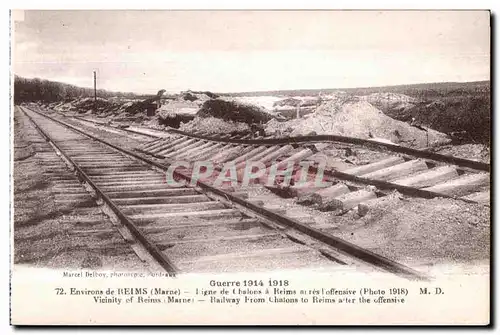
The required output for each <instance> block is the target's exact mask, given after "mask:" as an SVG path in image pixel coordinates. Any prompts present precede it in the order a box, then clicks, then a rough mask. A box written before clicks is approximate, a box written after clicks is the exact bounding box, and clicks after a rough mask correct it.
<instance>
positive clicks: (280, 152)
mask: <svg viewBox="0 0 500 335" xmlns="http://www.w3.org/2000/svg"><path fill="white" fill-rule="evenodd" d="M78 119H79V120H83V121H84V122H95V121H92V120H88V119H82V118H78ZM101 125H102V124H101ZM108 127H109V125H108ZM122 129H123V128H122ZM123 131H125V132H130V133H134V134H141V130H130V129H129V130H127V129H126V128H125V129H123ZM148 136H155V135H152V134H148ZM248 137H249V136H248ZM366 149H368V150H369V151H373V152H382V153H385V155H382V156H377V157H376V158H375V159H371V161H368V162H363V164H360V165H356V164H348V163H350V162H348V163H347V164H345V162H346V161H349V159H344V158H345V156H346V155H344V157H342V159H340V158H338V157H339V155H338V153H339V151H344V152H350V153H355V152H356V151H363V150H366ZM137 151H139V152H141V153H144V154H147V155H150V156H151V157H155V158H158V159H161V160H163V161H165V162H173V161H178V160H184V161H195V160H206V161H210V162H213V163H214V164H215V167H216V169H219V171H220V170H221V168H222V166H223V165H224V164H228V163H233V164H234V165H236V167H237V168H238V169H240V170H241V169H244V164H245V162H249V161H253V162H260V163H262V164H264V165H265V166H266V167H267V168H268V171H269V170H270V169H271V166H273V165H274V166H275V168H276V169H277V170H279V169H283V168H284V167H285V166H286V165H287V163H288V162H299V161H306V162H307V163H308V164H309V165H310V171H309V172H310V173H311V174H313V175H315V173H316V172H317V168H318V165H319V164H318V160H317V159H316V158H317V156H318V155H321V154H322V153H326V155H328V154H329V153H331V152H334V155H337V159H336V161H335V160H334V162H330V166H328V164H326V165H327V166H326V168H325V169H324V171H322V172H323V173H324V175H325V180H326V181H329V182H331V183H333V184H334V185H333V186H331V187H316V186H315V185H312V184H311V185H309V186H306V187H303V186H302V187H294V186H293V185H291V186H290V185H287V186H286V187H281V185H279V184H277V185H271V186H269V185H268V188H269V189H270V190H272V191H273V192H275V193H276V194H278V195H281V196H283V197H298V198H299V199H298V202H299V203H301V204H305V205H312V206H315V207H317V208H319V209H320V210H325V211H332V210H334V211H338V212H339V213H345V212H346V211H348V210H351V209H353V208H357V209H358V212H359V213H360V214H362V215H364V214H366V213H367V211H368V210H369V209H370V208H372V207H376V206H377V203H378V202H380V201H383V197H384V196H386V195H388V194H391V193H392V192H393V191H394V190H396V191H398V192H400V193H401V194H403V195H405V196H411V197H422V198H429V199H430V198H436V197H442V198H454V199H459V200H461V201H464V202H470V203H479V204H482V205H486V206H489V205H490V174H489V171H490V164H487V163H483V162H478V161H474V160H469V159H464V158H458V157H453V156H447V155H441V154H437V153H434V152H429V151H423V150H415V149H411V148H406V147H401V146H397V145H393V144H387V143H379V142H375V141H373V140H364V139H358V138H349V137H344V136H335V135H319V136H301V137H294V138H245V137H230V136H227V135H226V136H209V135H205V134H196V133H186V132H183V131H179V130H177V129H168V132H167V133H166V135H161V136H160V135H157V136H155V138H154V139H152V140H151V141H150V142H148V143H146V144H144V145H142V146H141V147H139V148H137ZM340 156H342V155H340ZM299 171H300V169H299V168H298V167H296V168H295V169H294V170H293V175H294V177H295V176H296V175H298V174H299ZM301 172H302V171H301ZM292 179H293V180H297V179H298V178H292ZM241 181H242V180H241V178H238V182H240V183H241Z"/></svg>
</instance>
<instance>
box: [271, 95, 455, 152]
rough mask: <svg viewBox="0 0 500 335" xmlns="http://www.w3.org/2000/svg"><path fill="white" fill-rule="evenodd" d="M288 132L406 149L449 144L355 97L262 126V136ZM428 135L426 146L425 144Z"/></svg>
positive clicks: (443, 137) (438, 135)
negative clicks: (357, 138)
mask: <svg viewBox="0 0 500 335" xmlns="http://www.w3.org/2000/svg"><path fill="white" fill-rule="evenodd" d="M290 129H293V130H292V131H291V132H289V134H288V135H289V136H300V135H309V134H311V133H316V134H335V135H342V136H350V137H359V138H366V139H370V138H372V139H380V141H381V142H383V141H386V142H389V143H390V142H392V143H396V144H401V145H405V146H409V147H418V148H423V147H427V146H437V145H442V144H446V143H449V142H450V139H449V137H448V136H447V135H445V134H443V133H440V132H437V131H435V130H432V129H427V131H426V130H422V129H419V128H417V127H413V126H411V125H410V124H408V123H406V122H401V121H397V120H394V119H392V118H390V117H388V116H387V115H385V114H384V113H382V111H380V110H379V109H377V108H375V107H374V106H373V105H371V104H370V103H368V102H367V101H364V100H363V99H361V98H359V97H353V96H339V97H338V98H337V99H332V100H329V101H326V102H324V103H323V104H321V105H320V106H319V107H318V109H317V110H316V111H315V112H314V113H312V114H309V115H306V116H305V117H304V118H301V119H298V120H291V121H287V122H282V123H281V124H279V125H278V123H277V122H269V123H268V124H266V134H269V135H271V134H276V132H280V131H281V132H284V131H286V130H290ZM427 135H428V143H427Z"/></svg>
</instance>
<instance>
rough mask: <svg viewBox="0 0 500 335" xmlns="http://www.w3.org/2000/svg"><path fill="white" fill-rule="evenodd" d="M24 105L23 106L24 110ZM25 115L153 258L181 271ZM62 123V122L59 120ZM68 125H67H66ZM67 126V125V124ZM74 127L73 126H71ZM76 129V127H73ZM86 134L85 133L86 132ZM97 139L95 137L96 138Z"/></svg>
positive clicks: (175, 272) (172, 273)
mask: <svg viewBox="0 0 500 335" xmlns="http://www.w3.org/2000/svg"><path fill="white" fill-rule="evenodd" d="M22 108H23V107H21V110H22ZM30 111H32V112H34V113H37V114H39V115H42V116H44V117H47V118H49V119H51V120H53V121H56V122H57V120H55V119H53V118H51V117H49V116H47V115H43V114H41V113H39V112H36V111H33V110H30ZM22 112H23V113H24V115H26V116H27V117H28V119H29V120H30V121H31V122H32V124H33V125H34V127H35V128H36V129H37V130H38V131H39V132H40V134H42V136H43V137H44V138H45V139H46V140H47V141H48V142H50V143H51V144H52V145H54V147H55V148H56V149H57V150H59V152H61V154H62V155H63V156H64V158H65V159H66V160H68V162H69V163H70V164H71V165H72V166H73V167H74V168H75V170H76V172H77V174H78V175H79V177H80V178H82V179H83V180H84V181H85V182H87V183H88V184H89V185H90V187H92V189H93V190H94V191H95V192H96V194H97V195H98V196H99V197H100V198H101V199H102V200H103V201H104V202H105V203H106V204H107V205H108V206H109V208H110V209H111V210H112V211H113V213H114V214H115V215H116V216H117V217H118V219H119V220H120V222H121V223H122V224H123V225H125V226H126V227H127V228H128V229H129V230H130V231H131V233H132V234H133V235H134V236H135V237H136V238H137V240H138V241H139V242H140V243H141V244H142V245H143V246H144V247H145V248H146V250H147V251H148V252H149V253H150V254H151V256H153V258H154V259H155V260H156V261H157V262H158V263H159V264H160V265H161V266H162V267H163V268H164V269H165V270H166V271H167V272H168V273H169V274H171V275H176V274H177V273H178V272H179V269H178V268H177V267H176V266H175V265H174V263H173V262H172V261H171V260H170V259H169V258H168V257H167V256H166V255H165V254H164V253H163V252H162V251H161V250H160V249H159V248H158V247H157V246H156V245H154V244H153V243H151V242H150V241H149V240H148V239H147V237H146V236H145V235H144V234H143V233H142V232H141V231H140V229H139V228H138V227H137V226H136V225H135V223H134V222H133V221H131V220H130V219H129V218H128V217H127V216H126V215H125V214H123V212H122V211H121V210H120V209H119V208H118V206H116V204H115V203H114V202H113V200H111V198H109V197H108V196H107V195H106V194H105V193H104V192H103V191H102V190H101V189H100V188H99V187H98V186H97V185H96V184H95V183H94V182H93V181H92V179H91V178H90V177H89V176H88V175H87V174H86V173H85V172H84V171H83V170H82V169H81V168H80V166H78V164H77V163H76V162H75V161H74V160H73V159H72V158H71V157H70V156H69V155H68V154H67V153H66V152H65V151H64V150H63V149H62V148H61V147H60V146H59V145H58V144H57V142H55V141H53V140H52V139H51V137H50V136H49V134H47V133H46V132H45V131H44V130H43V129H41V127H39V126H38V124H37V123H36V122H35V120H33V118H32V117H31V116H30V115H28V113H26V112H25V111H24V110H22ZM59 123H60V122H59ZM65 126H66V125H65ZM66 127H67V126H66ZM70 129H72V128H70ZM73 131H74V129H73ZM84 135H85V134H84ZM94 140H95V139H94Z"/></svg>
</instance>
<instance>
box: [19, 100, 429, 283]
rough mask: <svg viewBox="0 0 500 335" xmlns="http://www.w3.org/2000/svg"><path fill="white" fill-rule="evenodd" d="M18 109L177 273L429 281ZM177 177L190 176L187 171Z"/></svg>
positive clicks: (231, 194)
mask: <svg viewBox="0 0 500 335" xmlns="http://www.w3.org/2000/svg"><path fill="white" fill-rule="evenodd" d="M21 110H22V111H23V113H24V114H25V115H26V116H27V117H28V118H29V119H30V120H31V121H32V122H33V125H34V126H35V127H36V128H37V129H38V131H39V132H40V133H41V134H43V136H44V137H45V138H46V140H47V141H48V142H49V143H50V144H51V145H52V146H53V147H54V148H55V150H56V151H57V152H58V153H59V154H60V155H62V156H63V157H64V159H65V160H66V161H67V162H68V164H69V165H70V166H71V167H73V168H74V169H75V172H76V175H77V176H78V178H79V179H80V180H81V181H82V182H83V183H84V184H85V185H87V186H88V187H89V188H90V189H91V190H92V192H93V194H94V197H95V198H97V199H99V201H102V202H103V203H104V204H105V205H106V208H108V209H109V210H110V211H111V212H112V214H113V215H114V216H115V217H117V218H118V220H119V223H120V229H125V230H127V231H128V232H130V235H131V236H132V237H133V241H134V243H139V244H141V245H142V246H143V247H144V249H145V250H147V251H148V253H149V254H150V255H151V256H152V258H154V260H155V262H156V263H157V264H159V265H160V266H161V267H162V268H163V269H165V270H166V271H167V272H169V273H171V274H173V275H175V274H177V273H183V272H206V271H210V272H226V271H230V272H234V271H244V270H250V271H257V270H261V269H266V270H270V269H272V270H276V269H284V268H293V269H297V268H311V267H314V268H318V267H323V268H324V267H327V268H328V267H332V268H338V267H339V266H340V267H345V266H349V267H357V268H361V269H363V268H367V269H368V268H374V267H375V268H378V269H381V270H384V271H387V272H390V273H394V274H396V275H399V276H402V277H406V278H411V279H426V276H425V275H424V274H421V273H419V272H417V271H414V270H413V269H411V268H408V267H406V266H404V265H402V264H399V263H397V262H394V261H392V260H390V259H387V258H385V257H383V256H380V255H377V254H375V253H372V252H370V251H368V250H365V249H363V248H361V247H359V246H356V245H353V244H351V243H349V242H347V241H344V240H341V239H339V238H336V237H335V236H332V235H330V234H328V233H325V232H323V231H321V230H318V229H315V228H313V227H311V226H309V225H307V224H304V223H301V222H299V221H297V220H295V219H292V218H289V217H286V216H283V215H281V214H280V213H276V212H273V211H270V210H268V209H266V208H264V207H262V206H261V204H258V203H252V202H249V201H247V200H245V194H244V193H239V194H238V193H234V192H228V191H225V190H223V189H221V188H215V187H212V186H210V185H208V184H206V183H204V182H201V181H198V182H197V183H196V185H194V186H189V185H188V186H185V185H184V186H174V185H171V184H169V183H166V182H165V171H167V170H168V165H167V164H165V163H164V162H161V161H159V160H158V159H150V158H147V157H145V156H143V155H140V154H137V153H135V152H131V151H128V150H125V149H122V148H120V147H118V146H116V145H114V144H112V143H109V142H106V141H104V140H102V139H99V138H97V137H95V136H93V135H90V134H87V133H85V132H84V131H83V130H81V129H79V128H77V127H75V126H72V125H70V124H68V123H65V122H63V121H61V120H58V119H55V118H52V117H50V116H48V115H43V114H40V113H38V112H35V111H32V110H28V109H25V108H22V107H21ZM184 140H186V138H184V139H183V141H178V142H179V143H180V142H184ZM155 141H156V142H161V141H162V140H160V139H157V140H155ZM156 144H158V143H156ZM184 144H185V143H184ZM149 145H150V146H152V145H153V143H150V144H149ZM217 145H219V147H220V146H221V145H222V147H223V146H224V144H222V143H211V144H210V145H207V146H206V148H208V147H211V149H214V148H215V147H216V146H217ZM186 146H187V145H186ZM184 148H185V147H184ZM193 148H194V147H193ZM266 151H267V149H266ZM186 152H187V150H185V153H186ZM190 154H191V152H190ZM175 176H176V178H178V179H185V180H190V176H189V175H186V174H184V173H182V171H181V172H175ZM70 190H71V187H68V191H70ZM69 193H70V192H69Z"/></svg>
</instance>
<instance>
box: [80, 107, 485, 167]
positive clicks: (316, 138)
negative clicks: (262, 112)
mask: <svg viewBox="0 0 500 335" xmlns="http://www.w3.org/2000/svg"><path fill="white" fill-rule="evenodd" d="M74 118H76V119H78V120H82V121H87V122H92V123H96V124H99V125H105V124H104V123H100V122H97V121H93V120H87V119H85V118H82V117H78V116H75V117H74ZM110 127H113V128H116V129H122V130H125V131H129V132H131V133H135V134H140V135H146V136H149V137H154V138H159V136H156V135H153V134H146V133H142V132H140V131H136V130H131V129H127V128H120V127H115V126H110ZM166 131H168V132H171V133H176V134H179V135H183V136H186V137H189V138H197V139H200V140H206V141H212V142H220V143H228V144H247V145H285V144H290V145H298V144H308V143H324V142H340V143H346V144H357V145H362V146H367V147H376V148H379V149H388V150H389V151H392V152H397V153H402V154H406V155H410V156H414V157H419V158H425V159H429V160H433V161H438V162H444V163H450V164H453V165H457V166H461V167H468V168H471V169H475V170H481V171H487V172H490V170H491V166H490V164H488V163H483V162H478V161H475V160H471V159H466V158H460V157H454V156H450V155H443V154H438V153H435V152H430V151H425V150H418V149H413V148H408V147H402V146H399V145H396V144H389V143H381V142H377V141H373V140H369V139H362V138H357V137H349V136H341V135H307V136H293V137H287V138H267V139H254V140H252V139H228V138H222V137H218V136H206V135H197V134H191V133H188V132H185V131H182V130H179V129H175V128H171V127H167V128H166Z"/></svg>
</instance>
